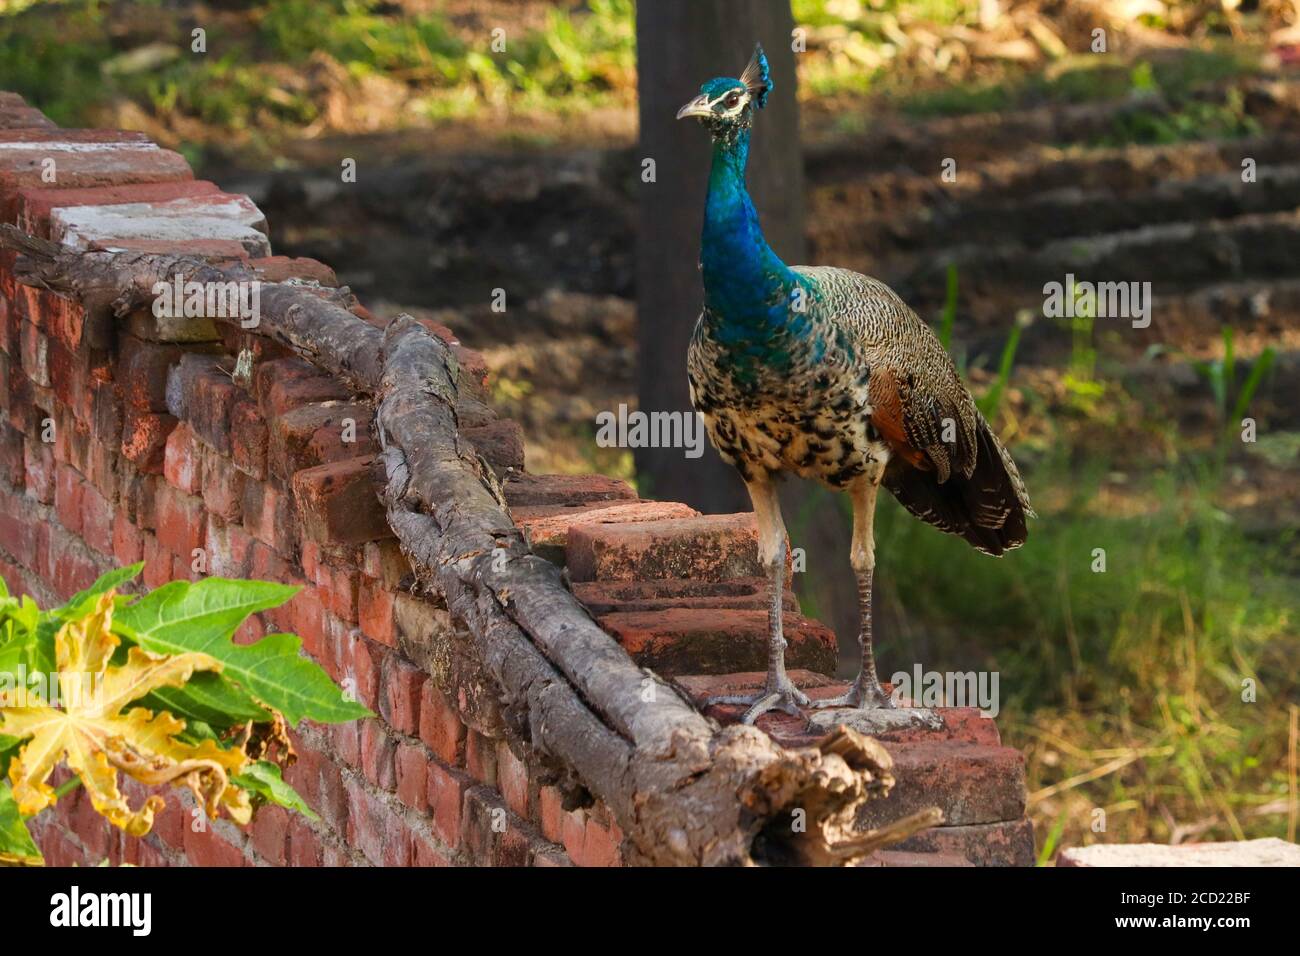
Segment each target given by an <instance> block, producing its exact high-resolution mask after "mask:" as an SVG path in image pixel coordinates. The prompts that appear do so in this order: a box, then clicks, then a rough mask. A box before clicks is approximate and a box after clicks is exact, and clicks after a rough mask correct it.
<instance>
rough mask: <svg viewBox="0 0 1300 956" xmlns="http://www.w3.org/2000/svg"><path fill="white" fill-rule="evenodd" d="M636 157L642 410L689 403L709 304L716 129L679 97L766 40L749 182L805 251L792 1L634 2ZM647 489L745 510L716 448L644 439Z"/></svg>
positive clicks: (642, 468)
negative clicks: (703, 235) (768, 76)
mask: <svg viewBox="0 0 1300 956" xmlns="http://www.w3.org/2000/svg"><path fill="white" fill-rule="evenodd" d="M636 26H637V30H636V32H637V82H638V86H639V96H640V110H641V147H640V154H639V156H638V159H639V160H644V159H653V160H654V161H655V166H656V181H655V182H650V183H647V182H638V188H639V189H640V190H641V193H640V222H639V228H638V232H637V255H636V259H637V276H636V280H637V314H638V319H639V323H638V328H639V344H640V361H639V368H638V377H639V378H638V388H637V395H638V398H639V401H640V407H641V409H642V410H644V411H648V412H649V411H683V412H689V411H690V407H691V406H690V400H689V397H688V393H687V386H686V347H687V344H688V343H689V341H690V336H691V330H692V328H694V326H695V320H696V318H697V317H698V316H699V314H700V307H701V305H702V303H703V301H704V290H703V288H702V286H701V285H700V273H699V257H700V229H701V225H702V223H703V219H704V193H705V183H706V181H707V179H708V172H709V137H708V134H707V133H706V132H705V131H704V130H702V129H700V128H699V124H698V123H693V122H690V123H687V122H678V121H677V120H675V119H674V118H673V117H674V116H675V115H676V113H677V110H678V108H680V107H681V105H682V104H683V103H685V102H686V101H687V100H689V99H690V98H691V97H692V96H694V95H695V94H696V93H698V92H699V87H700V84H701V83H703V82H704V81H705V80H707V79H709V78H711V77H714V76H739V75H740V71H741V70H743V69H744V68H745V64H746V63H748V62H749V57H750V55H751V54H752V53H753V51H754V43H755V42H756V41H757V42H761V43H762V44H763V49H764V50H765V51H766V52H767V57H768V60H769V61H770V62H771V66H772V78H773V81H774V83H775V87H774V89H773V91H772V94H771V96H770V97H769V99H768V103H767V106H766V107H765V108H764V110H763V111H762V113H760V114H759V115H758V117H757V118H756V119H755V122H754V136H753V140H752V145H751V151H750V161H749V189H750V194H751V195H752V196H753V199H754V205H755V206H756V207H757V208H758V213H759V216H760V218H761V220H762V223H763V231H764V233H765V235H766V236H767V240H768V243H769V244H770V245H771V246H772V248H773V249H775V250H776V252H777V254H778V255H780V256H781V257H782V258H783V259H785V261H786V262H789V263H792V264H794V263H799V262H802V261H803V255H804V237H803V205H804V200H803V160H802V156H801V154H800V150H799V136H798V133H799V112H798V104H797V102H796V100H795V65H794V59H795V57H794V53H793V51H792V50H791V36H790V34H791V30H792V29H793V28H794V21H793V19H792V17H791V14H790V7H789V4H788V3H782V2H763V3H755V2H751V0H707V2H705V0H690V2H688V0H655V2H653V3H639V4H637V24H636ZM636 467H637V477H638V480H639V482H640V484H641V491H642V493H643V494H645V495H647V496H650V497H655V498H660V499H664V500H669V501H684V502H686V503H687V504H689V505H692V506H693V507H696V508H699V509H700V510H701V511H704V512H709V513H723V512H732V511H748V510H749V508H750V503H749V498H748V496H747V495H746V494H745V489H744V485H743V484H742V483H741V481H740V478H739V476H738V475H737V474H736V471H735V469H733V468H731V467H730V466H728V465H724V464H723V463H722V460H721V459H720V458H718V456H717V454H716V453H715V452H714V451H713V450H712V449H710V450H708V451H706V452H705V453H704V456H703V457H702V458H697V459H689V458H686V457H685V456H684V455H682V453H681V450H680V449H664V448H644V449H638V450H637V451H636Z"/></svg>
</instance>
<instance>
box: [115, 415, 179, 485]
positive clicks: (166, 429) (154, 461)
mask: <svg viewBox="0 0 1300 956" xmlns="http://www.w3.org/2000/svg"><path fill="white" fill-rule="evenodd" d="M175 427H176V419H175V418H173V417H172V416H171V415H155V414H153V413H151V412H141V411H137V410H136V409H128V410H127V412H126V416H125V421H124V422H123V424H122V454H123V456H125V457H126V459H127V461H129V462H131V463H132V464H133V465H135V467H136V468H137V469H138V470H140V471H142V472H145V473H147V474H154V475H160V474H162V469H163V454H164V451H165V449H166V445H167V436H168V435H170V434H171V431H172V429H173V428H175Z"/></svg>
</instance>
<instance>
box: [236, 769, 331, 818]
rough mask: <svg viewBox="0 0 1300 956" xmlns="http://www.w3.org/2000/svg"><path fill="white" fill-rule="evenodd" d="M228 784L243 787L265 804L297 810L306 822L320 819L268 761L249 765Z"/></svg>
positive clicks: (278, 770)
mask: <svg viewBox="0 0 1300 956" xmlns="http://www.w3.org/2000/svg"><path fill="white" fill-rule="evenodd" d="M230 782H231V783H233V784H234V785H235V786H237V787H243V788H244V789H245V790H247V791H248V792H249V793H251V794H253V795H254V796H255V797H260V798H262V799H263V800H265V801H266V802H267V803H274V804H278V805H279V806H282V807H288V808H289V809H290V810H297V811H298V812H299V813H301V814H302V815H303V816H305V817H306V818H307V819H308V820H319V819H320V817H319V816H317V815H316V811H315V810H313V809H312V808H311V806H310V805H309V804H308V803H307V801H306V800H304V799H303V798H302V794H300V793H299V792H298V791H297V790H295V789H293V787H291V786H289V784H287V783H285V781H284V777H283V776H281V774H280V768H279V767H277V766H276V765H275V764H273V763H271V762H270V761H269V760H259V761H257V763H251V764H249V765H248V766H247V767H245V768H244V770H243V772H242V773H238V774H236V775H235V776H233V777H231V778H230Z"/></svg>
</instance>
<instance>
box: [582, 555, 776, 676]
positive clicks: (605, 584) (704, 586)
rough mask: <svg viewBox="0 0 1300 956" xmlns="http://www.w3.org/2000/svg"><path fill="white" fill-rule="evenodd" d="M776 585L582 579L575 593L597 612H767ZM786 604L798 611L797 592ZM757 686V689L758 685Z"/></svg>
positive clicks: (738, 581)
mask: <svg viewBox="0 0 1300 956" xmlns="http://www.w3.org/2000/svg"><path fill="white" fill-rule="evenodd" d="M771 588H772V585H771V583H770V582H769V581H768V580H767V579H766V578H735V579H733V580H730V581H683V580H673V579H669V580H667V581H582V582H579V583H576V584H574V585H573V596H574V597H576V598H577V599H578V600H579V601H581V602H582V604H583V606H584V607H586V608H587V610H589V611H590V612H591V613H592V614H593V615H597V616H599V615H602V614H612V613H616V612H623V611H629V612H630V611H666V610H671V609H673V608H729V609H735V610H751V611H753V610H761V611H766V610H767V606H768V604H769V603H770V601H771V596H770V592H771ZM782 604H783V605H784V607H785V609H786V610H787V611H798V610H799V600H798V598H796V597H795V594H794V591H792V590H791V589H789V588H786V589H785V592H784V594H783V595H782ZM756 689H757V688H756Z"/></svg>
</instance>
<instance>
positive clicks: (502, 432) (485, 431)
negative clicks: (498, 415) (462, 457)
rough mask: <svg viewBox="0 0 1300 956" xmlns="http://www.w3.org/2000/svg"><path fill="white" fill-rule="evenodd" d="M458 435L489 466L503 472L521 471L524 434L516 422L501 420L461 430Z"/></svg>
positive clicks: (507, 419)
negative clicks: (469, 443)
mask: <svg viewBox="0 0 1300 956" xmlns="http://www.w3.org/2000/svg"><path fill="white" fill-rule="evenodd" d="M460 434H461V437H462V438H465V439H468V440H469V441H470V442H471V443H472V444H473V445H474V449H475V450H476V451H477V452H478V453H479V454H480V455H482V456H483V457H484V458H485V459H487V461H488V463H489V464H491V465H493V466H495V467H496V468H499V469H501V470H503V471H504V470H506V469H514V470H516V471H523V468H524V432H523V429H522V428H521V427H520V426H519V423H518V422H516V421H513V420H511V419H509V418H502V419H498V420H497V421H494V422H491V423H489V424H486V425H479V426H478V427H476V428H462V429H461V432H460Z"/></svg>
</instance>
